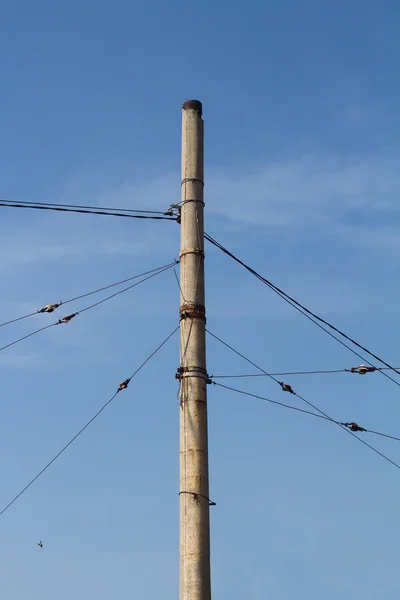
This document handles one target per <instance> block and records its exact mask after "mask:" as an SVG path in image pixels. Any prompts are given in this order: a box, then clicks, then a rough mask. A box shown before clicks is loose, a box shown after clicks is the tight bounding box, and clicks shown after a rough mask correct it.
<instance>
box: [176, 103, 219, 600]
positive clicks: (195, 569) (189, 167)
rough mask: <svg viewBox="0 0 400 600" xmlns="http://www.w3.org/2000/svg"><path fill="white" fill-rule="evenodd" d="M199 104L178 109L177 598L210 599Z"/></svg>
mask: <svg viewBox="0 0 400 600" xmlns="http://www.w3.org/2000/svg"><path fill="white" fill-rule="evenodd" d="M203 135H204V130H203V119H202V105H201V102H199V101H198V100H189V101H188V102H185V104H184V105H183V109H182V196H181V199H182V204H181V253H180V275H181V278H180V281H181V302H180V318H181V321H180V323H181V325H180V328H181V329H180V331H181V367H180V370H179V371H180V372H179V377H180V392H181V393H180V600H211V581H210V518H209V483H208V431H207V370H206V344H205V294H204V202H203V187H204V144H203Z"/></svg>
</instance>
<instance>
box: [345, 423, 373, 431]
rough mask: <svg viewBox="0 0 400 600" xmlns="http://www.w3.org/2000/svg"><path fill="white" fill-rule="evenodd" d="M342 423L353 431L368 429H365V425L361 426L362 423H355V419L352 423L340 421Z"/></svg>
mask: <svg viewBox="0 0 400 600" xmlns="http://www.w3.org/2000/svg"><path fill="white" fill-rule="evenodd" d="M340 424H341V425H343V427H347V429H350V430H351V431H367V430H366V429H364V427H360V425H358V424H357V423H354V421H352V422H351V423H340Z"/></svg>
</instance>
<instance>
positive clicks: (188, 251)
mask: <svg viewBox="0 0 400 600" xmlns="http://www.w3.org/2000/svg"><path fill="white" fill-rule="evenodd" d="M186 254H200V256H202V257H203V258H204V256H205V254H204V250H202V249H201V248H186V249H185V250H181V252H180V254H179V258H182V256H186Z"/></svg>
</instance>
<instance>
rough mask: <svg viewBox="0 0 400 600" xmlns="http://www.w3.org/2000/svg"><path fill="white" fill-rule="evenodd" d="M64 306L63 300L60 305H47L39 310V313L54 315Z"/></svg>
mask: <svg viewBox="0 0 400 600" xmlns="http://www.w3.org/2000/svg"><path fill="white" fill-rule="evenodd" d="M61 304H62V300H60V302H59V303H58V304H46V306H45V307H44V308H41V309H40V310H37V311H36V312H37V313H52V312H54V311H55V310H56V308H58V307H59V306H61Z"/></svg>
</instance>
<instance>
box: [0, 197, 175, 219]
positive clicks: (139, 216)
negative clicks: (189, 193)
mask: <svg viewBox="0 0 400 600" xmlns="http://www.w3.org/2000/svg"><path fill="white" fill-rule="evenodd" d="M0 206H3V207H8V208H32V209H36V210H53V211H58V212H64V213H81V214H87V215H105V216H108V217H125V218H128V219H153V220H156V221H176V217H173V216H168V215H164V214H162V215H154V214H149V215H148V214H146V215H144V214H128V213H123V212H111V211H105V210H87V209H83V208H79V209H78V208H62V207H61V206H42V205H40V204H21V203H18V204H11V203H9V202H4V201H0Z"/></svg>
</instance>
